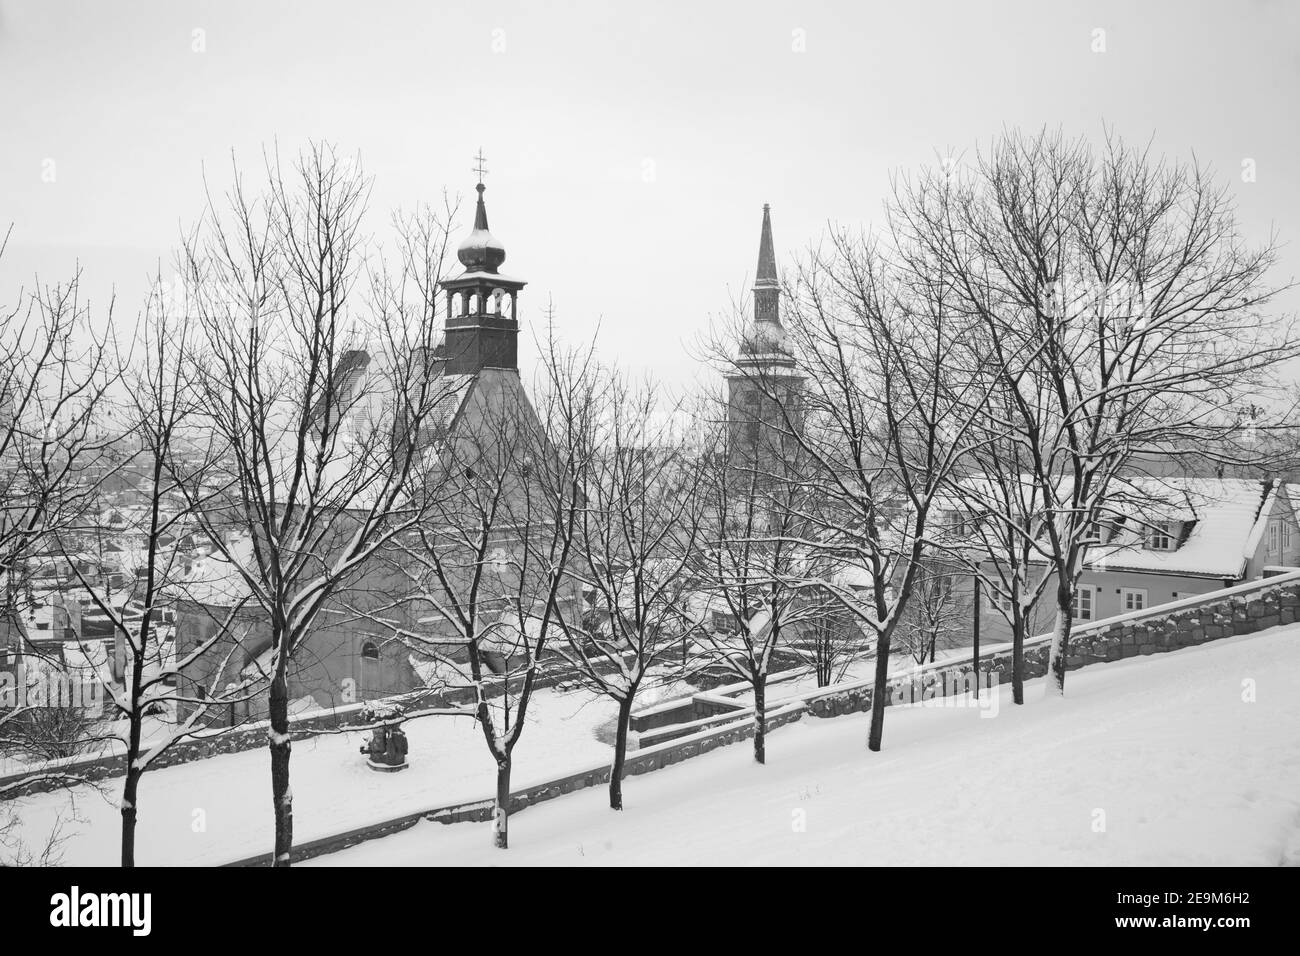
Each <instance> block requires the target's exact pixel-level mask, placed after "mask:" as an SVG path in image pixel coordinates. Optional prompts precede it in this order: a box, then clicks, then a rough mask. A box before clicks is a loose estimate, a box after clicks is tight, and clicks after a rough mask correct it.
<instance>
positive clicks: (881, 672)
mask: <svg viewBox="0 0 1300 956" xmlns="http://www.w3.org/2000/svg"><path fill="white" fill-rule="evenodd" d="M888 689H889V639H888V638H887V637H884V636H881V637H879V638H877V639H876V680H875V683H873V684H872V690H871V731H870V733H869V734H868V735H867V749H868V750H875V751H879V750H880V741H881V739H882V738H883V737H884V736H885V692H886V691H887V690H888Z"/></svg>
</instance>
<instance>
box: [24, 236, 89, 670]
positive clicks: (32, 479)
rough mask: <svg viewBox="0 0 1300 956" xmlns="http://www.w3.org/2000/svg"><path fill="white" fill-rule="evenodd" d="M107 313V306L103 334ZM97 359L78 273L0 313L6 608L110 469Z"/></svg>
mask: <svg viewBox="0 0 1300 956" xmlns="http://www.w3.org/2000/svg"><path fill="white" fill-rule="evenodd" d="M8 237H9V233H8V232H6V234H5V237H4V240H3V241H2V242H0V256H3V254H4V248H5V246H6V245H7V243H8ZM112 314H113V308H112V304H111V303H110V305H109V307H108V309H107V312H106V316H105V317H104V319H105V321H106V322H107V324H108V325H109V326H110V327H111V325H112ZM107 358H108V352H107V347H106V342H105V340H104V339H103V338H102V337H101V336H98V335H97V334H96V332H95V330H94V327H93V325H92V316H91V313H90V306H89V303H87V302H86V301H85V300H84V299H83V298H82V295H81V276H80V273H77V274H76V275H74V276H73V277H72V278H71V279H70V280H69V281H67V282H64V283H59V284H55V285H43V284H40V283H39V282H38V283H37V285H36V287H35V288H34V289H33V290H32V291H30V292H20V293H19V296H18V302H17V304H16V305H13V306H11V307H7V308H0V584H2V585H3V588H4V598H5V600H6V602H9V603H10V604H12V602H13V601H14V600H15V598H16V596H17V595H18V594H19V593H20V592H21V591H22V590H23V585H24V583H25V577H26V575H27V573H28V572H29V571H30V570H31V566H32V564H33V563H37V562H45V563H48V562H50V561H51V560H53V556H54V549H53V548H52V547H51V545H52V541H53V536H54V535H55V533H57V532H58V531H60V530H61V529H66V528H68V527H70V526H72V525H73V524H75V522H76V521H77V520H78V519H79V518H80V517H81V516H82V514H83V513H84V511H85V508H86V505H87V501H88V499H89V497H90V496H91V495H93V493H94V489H95V487H96V485H97V482H98V481H99V480H100V479H101V478H102V476H103V475H104V473H105V471H106V470H108V468H109V467H111V464H112V462H111V455H112V448H111V442H110V440H109V434H110V433H109V432H108V431H107V430H106V423H105V420H104V413H105V407H104V406H105V396H106V394H107V393H108V391H109V389H110V388H111V387H112V384H113V376H112V374H111V369H110V363H109V362H108V361H107ZM28 650H29V651H30V650H32V648H28Z"/></svg>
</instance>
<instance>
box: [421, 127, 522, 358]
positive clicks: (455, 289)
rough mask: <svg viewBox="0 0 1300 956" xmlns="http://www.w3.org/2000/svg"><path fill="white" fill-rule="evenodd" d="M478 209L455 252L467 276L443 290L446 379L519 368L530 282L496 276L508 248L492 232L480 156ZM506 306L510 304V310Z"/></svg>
mask: <svg viewBox="0 0 1300 956" xmlns="http://www.w3.org/2000/svg"><path fill="white" fill-rule="evenodd" d="M476 158H477V159H478V160H479V165H478V168H477V170H476V171H477V172H478V173H479V182H478V185H477V186H475V189H477V190H478V206H477V208H476V209H475V210H474V228H473V230H472V231H471V232H470V234H469V235H468V236H466V237H465V241H464V242H462V243H461V244H460V246H459V247H458V248H457V250H456V257H457V258H458V259H459V260H460V264H461V265H462V266H464V267H465V271H464V272H463V273H461V274H460V275H459V276H457V277H456V278H454V279H446V280H444V281H443V282H442V283H441V285H442V288H443V289H444V290H445V291H446V293H447V325H446V330H447V336H446V353H447V365H446V373H447V374H448V375H474V374H477V373H478V372H480V371H482V370H483V369H485V368H504V369H518V368H519V352H518V339H519V318H518V313H517V312H516V307H517V305H518V296H519V290H520V289H522V288H523V287H524V286H525V285H527V283H526V282H525V281H524V280H523V279H512V278H510V277H509V276H504V275H501V274H500V272H499V271H498V270H499V269H500V267H501V264H502V263H503V262H505V260H506V249H505V246H503V245H502V244H501V243H500V242H498V241H497V239H496V237H495V236H493V235H492V233H491V232H490V231H488V219H487V205H486V204H485V203H484V202H483V193H484V190H485V189H486V187H485V186H484V185H483V172H484V170H483V168H482V165H483V159H482V152H481V151H480V154H479V156H478V157H476ZM507 303H508V305H507Z"/></svg>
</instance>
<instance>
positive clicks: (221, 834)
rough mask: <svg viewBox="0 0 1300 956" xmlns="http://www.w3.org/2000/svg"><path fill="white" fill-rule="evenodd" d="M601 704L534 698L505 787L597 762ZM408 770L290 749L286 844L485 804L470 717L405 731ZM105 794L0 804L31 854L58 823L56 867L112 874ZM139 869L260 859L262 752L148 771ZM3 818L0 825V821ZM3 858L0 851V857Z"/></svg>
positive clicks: (112, 787) (113, 833)
mask: <svg viewBox="0 0 1300 956" xmlns="http://www.w3.org/2000/svg"><path fill="white" fill-rule="evenodd" d="M615 711H616V709H615V707H614V705H613V704H612V702H610V701H609V700H608V699H607V698H600V699H593V697H592V695H591V694H589V693H585V692H582V691H575V692H572V693H568V694H563V693H558V692H556V691H553V690H540V691H538V692H537V694H536V696H535V697H534V699H533V701H532V703H531V704H530V706H529V712H528V726H527V727H525V729H524V734H523V737H522V738H521V739H520V742H519V745H518V747H517V748H516V750H515V767H514V773H513V778H514V783H515V785H516V786H520V787H523V786H527V785H529V784H532V783H537V782H540V781H542V780H545V779H548V778H550V777H552V776H556V775H559V774H563V773H566V772H576V771H578V770H582V769H584V768H586V767H589V766H593V765H595V764H598V763H600V762H601V761H602V760H604V759H606V758H608V757H609V755H610V749H609V746H608V745H607V744H605V743H602V742H601V741H600V740H598V739H597V737H596V734H595V730H596V728H597V727H599V726H600V725H601V724H602V723H604V722H606V721H608V720H609V719H610V718H611V717H613V715H614V714H615ZM405 730H406V733H407V736H408V738H409V742H410V753H409V754H408V759H409V760H410V767H408V768H407V769H406V770H404V771H402V772H401V773H395V774H380V773H375V772H374V771H373V770H370V769H368V768H367V767H366V765H365V758H364V757H362V756H361V754H360V753H358V748H359V747H360V746H361V744H362V742H363V741H364V740H365V739H367V738H368V736H369V734H368V733H349V734H337V735H324V736H319V737H314V738H311V739H308V740H297V741H294V744H293V758H292V764H291V772H292V780H291V785H292V788H293V795H294V836H295V838H296V839H297V840H299V841H306V840H311V839H315V838H317V837H322V836H327V835H329V834H331V833H338V832H340V831H343V830H348V829H352V828H353V827H359V826H364V825H366V824H367V823H374V822H377V821H379V820H384V819H388V818H390V817H396V816H400V815H402V814H404V813H414V812H417V811H419V810H424V809H429V808H432V807H438V806H444V805H447V804H453V803H459V802H464V801H469V800H480V799H484V798H486V797H490V796H491V795H492V793H493V792H494V790H495V787H496V765H495V764H494V763H493V762H492V759H491V758H490V757H489V756H488V750H487V746H486V745H485V744H484V742H483V734H482V731H481V730H480V729H479V727H478V725H477V724H476V723H475V722H474V721H473V720H472V719H471V718H468V717H426V718H422V719H419V720H415V721H412V722H410V723H408V724H407V725H406V727H405ZM106 783H107V785H108V789H107V790H106V792H105V793H104V794H103V795H100V794H99V793H96V792H95V791H93V790H92V789H90V788H89V787H78V788H75V789H74V790H72V791H69V792H54V793H45V794H38V795H34V796H32V797H27V798H24V799H22V800H18V801H12V802H8V803H0V813H3V812H4V811H5V810H6V809H8V810H12V811H15V812H16V813H17V815H18V818H19V821H20V825H19V829H18V833H17V835H18V836H21V837H22V839H23V840H24V842H25V843H26V844H27V845H28V846H29V847H33V846H34V847H36V848H38V849H39V847H40V846H42V845H43V843H44V840H45V839H46V838H47V835H48V834H49V833H51V832H52V830H53V829H54V827H55V825H56V822H57V821H58V820H60V819H61V820H63V821H64V824H63V835H64V837H65V838H66V841H65V842H64V844H63V845H62V847H61V848H60V856H61V859H60V862H62V863H65V864H78V865H87V866H97V865H105V866H115V865H116V864H117V862H118V856H119V852H120V851H119V840H120V832H121V831H120V819H121V818H120V814H119V811H118V805H117V801H118V800H119V799H120V798H121V780H120V779H115V780H110V781H106ZM139 803H140V821H139V827H138V831H137V857H136V858H137V862H139V863H140V864H141V865H143V866H171V865H184V864H214V863H222V862H226V861H228V860H233V859H238V858H240V857H245V856H252V855H254V854H257V853H261V852H267V853H269V852H270V848H271V845H272V833H273V830H272V818H271V781H270V761H269V758H268V756H267V752H266V750H265V749H261V748H259V749H257V750H251V751H247V752H244V753H239V754H230V755H226V756H220V757H211V758H208V759H206V760H198V761H194V762H192V763H187V764H179V765H177V766H174V767H166V768H163V769H159V770H152V771H150V772H149V773H147V774H146V775H145V777H144V779H143V781H142V783H141V785H140V800H139ZM2 820H3V818H0V822H2ZM0 855H2V854H0Z"/></svg>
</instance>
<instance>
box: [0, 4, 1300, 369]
mask: <svg viewBox="0 0 1300 956" xmlns="http://www.w3.org/2000/svg"><path fill="white" fill-rule="evenodd" d="M1097 30H1104V31H1105V33H1104V47H1105V49H1104V52H1094V47H1096V46H1097V45H1098V44H1097V38H1098V36H1099V34H1097V33H1096V31H1097ZM196 31H201V32H196ZM196 48H197V49H196ZM1298 93H1300V3H1287V2H1283V0H1277V2H1263V0H1257V2H1231V3H1230V2H1226V0H1225V2H1220V3H1189V2H1161V3H1156V2H1142V3H1099V2H1077V3H1044V2H1041V0H1039V2H1023V3H1010V2H1007V3H991V4H981V3H971V2H949V3H927V2H898V0H893V2H888V3H885V2H880V3H865V2H850V0H840V2H823V3H814V2H808V0H800V2H775V0H744V2H734V3H731V2H725V3H724V2H711V0H656V2H653V3H649V2H644V0H643V2H638V3H635V4H633V3H617V4H616V3H610V2H608V0H605V2H590V3H587V2H567V3H563V2H547V3H541V2H536V3H524V2H511V0H492V2H490V3H487V2H480V3H466V2H458V3H450V2H432V3H429V2H425V3H419V2H393V0H382V2H368V3H361V2H356V0H352V2H333V0H331V2H320V0H314V2H310V3H308V2H301V3H290V2H275V0H262V2H257V3H252V2H232V0H222V2H220V3H217V2H212V3H200V2H189V0H166V2H163V0H157V2H142V0H135V2H130V3H127V2H110V0H97V2H83V3H72V2H66V0H0V224H7V223H9V222H12V223H13V224H14V233H13V238H12V240H11V242H10V248H9V252H8V254H7V256H6V258H5V260H4V261H3V263H0V303H10V302H12V301H13V299H14V295H15V294H16V292H17V289H18V286H19V285H20V283H22V282H25V281H30V279H31V276H32V274H33V272H35V271H37V270H39V272H40V274H41V277H42V278H43V279H48V280H53V279H57V278H61V277H63V276H65V275H66V274H67V273H68V272H70V270H71V268H72V264H73V262H74V261H75V260H77V259H80V261H81V263H82V265H83V267H84V270H85V275H86V279H87V282H88V283H89V285H90V288H91V289H92V290H93V291H94V293H95V295H96V297H97V298H98V299H100V300H102V299H103V298H104V296H105V295H106V290H108V289H109V288H111V287H115V288H116V290H117V293H118V296H119V302H118V309H119V310H122V311H124V312H126V313H130V314H131V315H134V313H135V312H136V311H137V309H138V307H139V304H140V302H141V300H142V296H143V292H144V289H145V288H146V277H147V275H148V274H149V272H150V270H151V269H152V268H153V264H154V263H155V262H156V261H157V260H158V259H159V258H163V259H164V260H165V259H167V258H168V257H169V250H170V249H171V248H172V246H173V245H174V242H175V239H176V236H177V234H178V230H179V228H180V226H181V225H182V224H184V223H187V222H192V221H193V220H194V218H195V217H196V216H197V215H198V213H199V211H200V208H201V205H202V188H203V187H202V176H203V170H204V167H205V164H206V168H207V171H208V177H209V179H210V181H211V182H212V183H213V184H214V185H215V186H219V187H221V186H224V185H226V184H227V183H228V181H229V156H230V152H231V150H232V149H233V150H234V151H235V152H236V154H237V155H238V156H239V157H241V159H242V161H243V162H244V163H246V164H248V165H250V166H253V165H256V164H257V163H258V162H260V153H261V149H262V146H263V144H270V143H271V142H272V141H273V140H277V139H278V141H279V144H280V148H281V151H282V152H286V151H288V152H293V151H294V150H296V149H297V148H298V147H299V146H300V145H302V144H303V143H304V142H305V141H307V140H308V139H312V138H317V139H327V140H330V141H333V142H335V143H337V144H338V145H339V146H341V147H342V148H344V149H345V150H346V151H360V153H361V157H362V161H363V163H364V165H365V167H366V168H367V170H368V171H369V172H370V173H371V174H372V175H373V176H374V179H375V188H374V193H373V197H372V204H371V208H372V209H373V210H375V211H376V212H377V213H381V214H382V215H378V216H375V217H374V219H375V221H374V222H373V223H372V225H375V226H376V228H377V229H378V226H380V225H382V221H383V219H384V218H386V215H387V213H388V211H389V210H390V209H392V208H394V207H398V206H405V207H410V206H412V205H414V204H415V203H417V202H420V201H438V200H440V197H441V194H442V191H443V189H444V188H447V189H449V190H451V191H453V192H456V191H459V192H460V193H462V194H464V195H470V196H472V194H473V189H472V187H473V183H474V176H473V174H472V173H471V172H470V167H471V165H472V156H473V154H474V153H475V152H476V150H477V149H478V148H479V147H480V146H481V147H482V148H483V150H484V152H485V153H486V155H487V159H488V163H487V165H488V168H489V170H490V172H489V174H488V176H487V178H486V181H487V184H488V192H487V199H488V210H489V214H490V219H491V226H492V231H493V232H494V233H495V234H496V236H497V238H498V239H500V240H501V241H502V242H503V244H504V245H505V247H506V250H507V255H508V258H507V262H506V265H505V267H504V268H503V271H505V272H508V273H509V274H511V275H516V276H519V277H521V278H524V279H527V280H529V286H528V288H527V289H525V290H524V293H523V298H522V299H521V306H520V315H521V318H523V319H524V320H525V322H529V321H532V322H534V323H535V322H537V321H539V320H540V319H541V317H542V310H543V306H544V304H545V302H546V299H547V297H548V296H553V297H554V301H555V305H556V308H557V314H558V319H559V322H560V324H561V327H562V331H563V333H564V334H565V335H566V336H571V337H572V338H573V339H575V340H581V339H585V338H587V337H589V336H590V334H591V333H592V331H593V330H594V329H595V328H596V326H597V324H598V323H599V324H600V326H601V329H602V332H601V341H602V343H603V348H604V350H605V352H606V353H607V354H618V355H620V356H622V357H623V358H624V359H626V360H627V361H628V362H629V363H630V364H634V365H637V366H641V367H646V368H649V369H651V370H653V371H654V372H655V373H657V374H658V375H660V376H661V377H663V378H666V379H669V380H675V381H681V380H682V379H684V378H687V377H689V376H691V375H693V374H694V373H695V371H696V368H695V366H694V363H693V360H692V359H691V358H690V357H689V355H688V346H689V345H690V344H691V343H692V342H693V341H694V340H695V338H696V337H697V335H698V334H699V333H700V332H701V331H702V330H704V329H706V328H707V327H708V324H709V322H710V319H711V317H714V316H717V315H719V314H720V313H723V312H725V311H726V310H727V309H728V306H729V304H730V302H731V301H732V299H733V297H734V296H737V295H740V294H742V293H743V291H744V290H745V289H747V287H748V284H749V282H750V280H751V279H752V274H753V270H754V263H755V258H756V255H757V250H758V230H759V223H760V219H761V211H762V205H763V203H765V202H768V203H771V204H772V219H773V225H774V230H775V238H776V244H777V251H778V258H785V257H788V256H789V255H791V254H793V253H794V252H796V251H797V250H798V249H799V248H801V247H804V246H806V245H808V244H809V243H810V242H813V241H814V240H815V239H816V237H817V236H818V235H819V234H820V233H821V231H822V230H823V229H824V227H825V225H826V223H827V222H828V221H829V220H834V221H838V222H843V223H850V224H862V225H870V224H871V223H873V222H878V221H879V218H880V206H881V203H882V201H883V199H884V197H885V194H886V192H887V190H888V186H889V176H890V173H891V171H896V170H900V169H903V170H905V169H909V168H914V167H916V166H917V165H919V164H922V163H927V162H933V161H934V160H935V157H936V155H943V154H946V153H947V152H949V151H950V150H956V151H962V150H965V151H970V150H973V149H974V148H976V147H977V146H979V145H980V144H983V143H987V142H988V139H989V137H990V136H991V135H993V134H994V133H996V132H998V131H999V130H1000V129H1002V128H1003V127H1004V126H1020V127H1025V128H1028V129H1037V128H1038V127H1040V126H1042V125H1044V124H1046V125H1049V126H1052V127H1057V126H1059V127H1061V128H1062V129H1063V130H1064V131H1065V132H1066V133H1067V134H1070V135H1076V134H1085V135H1088V136H1090V137H1093V138H1095V139H1098V140H1099V139H1100V138H1101V135H1102V131H1103V128H1104V125H1105V124H1111V125H1113V126H1114V128H1115V129H1116V130H1117V131H1118V132H1119V133H1120V134H1121V135H1123V136H1125V137H1128V138H1133V139H1139V140H1143V141H1145V140H1147V139H1148V138H1152V137H1154V143H1155V146H1156V148H1157V149H1158V150H1159V151H1160V152H1163V153H1167V154H1171V155H1176V156H1180V157H1184V158H1190V157H1191V155H1192V154H1193V153H1195V154H1196V155H1197V156H1198V157H1199V158H1200V159H1201V160H1202V161H1204V162H1207V163H1210V164H1212V165H1213V166H1214V167H1215V168H1216V169H1217V170H1218V171H1219V172H1220V174H1221V176H1222V178H1223V180H1224V181H1225V182H1226V183H1228V184H1230V185H1231V188H1232V190H1233V192H1234V193H1235V194H1236V195H1237V196H1238V197H1239V200H1240V214H1241V222H1242V225H1243V228H1244V231H1245V233H1246V234H1247V236H1249V237H1254V238H1262V237H1264V236H1265V235H1267V233H1268V232H1269V230H1270V229H1276V230H1278V231H1279V232H1280V234H1281V238H1282V239H1283V241H1284V242H1286V243H1287V244H1288V245H1287V248H1286V249H1285V250H1284V252H1283V256H1282V262H1281V269H1280V270H1279V274H1278V275H1277V276H1276V278H1278V279H1279V280H1285V279H1288V278H1290V277H1291V276H1292V275H1294V274H1296V273H1300V251H1297V250H1298V249H1300V246H1297V238H1300V123H1297V109H1298V107H1297V102H1296V100H1297V94H1298ZM1246 159H1251V160H1254V164H1255V169H1256V173H1257V174H1256V180H1255V181H1254V182H1250V183H1247V182H1243V181H1242V177H1241V168H1242V162H1243V160H1246ZM51 173H52V175H51ZM49 179H52V180H53V181H52V182H51V181H47V180H49ZM2 228H3V226H2V225H0V229H2ZM1295 302H1296V297H1295V296H1290V297H1288V299H1287V301H1286V303H1284V304H1285V305H1286V306H1287V307H1288V308H1292V309H1293V308H1294V306H1295ZM525 334H526V335H527V333H525Z"/></svg>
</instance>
